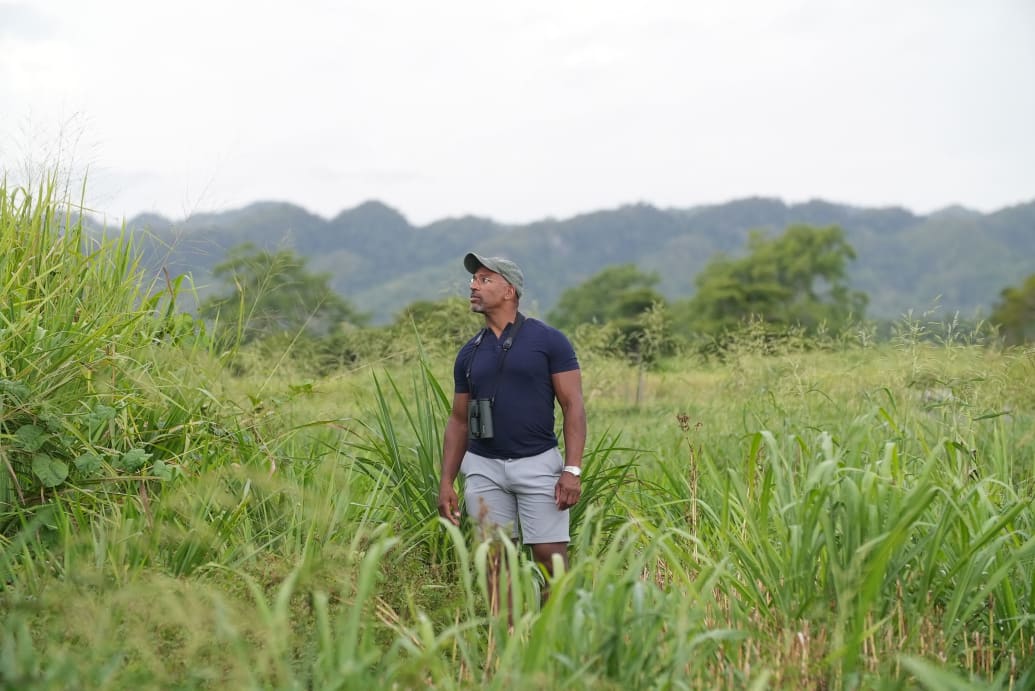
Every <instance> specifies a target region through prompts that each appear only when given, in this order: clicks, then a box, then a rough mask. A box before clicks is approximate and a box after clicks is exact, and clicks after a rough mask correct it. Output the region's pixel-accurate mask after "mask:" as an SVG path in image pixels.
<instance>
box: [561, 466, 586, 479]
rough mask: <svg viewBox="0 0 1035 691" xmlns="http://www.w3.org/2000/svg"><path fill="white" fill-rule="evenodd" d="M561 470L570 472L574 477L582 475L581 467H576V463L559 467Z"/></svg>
mask: <svg viewBox="0 0 1035 691" xmlns="http://www.w3.org/2000/svg"><path fill="white" fill-rule="evenodd" d="M561 472H562V473H571V474H572V475H574V476H575V477H578V476H580V475H582V468H580V467H578V466H577V465H566V466H564V467H563V468H561Z"/></svg>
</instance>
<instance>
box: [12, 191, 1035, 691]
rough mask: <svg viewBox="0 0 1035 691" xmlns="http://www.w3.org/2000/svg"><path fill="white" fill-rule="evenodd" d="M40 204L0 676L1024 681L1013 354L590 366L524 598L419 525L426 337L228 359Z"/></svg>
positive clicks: (1029, 512)
mask: <svg viewBox="0 0 1035 691" xmlns="http://www.w3.org/2000/svg"><path fill="white" fill-rule="evenodd" d="M50 189H52V187H47V186H46V185H44V186H43V187H42V188H41V189H40V190H39V192H38V193H36V192H34V193H33V195H32V196H31V197H30V196H29V195H27V193H25V192H24V191H20V190H9V189H6V188H4V189H3V190H0V191H2V192H3V202H2V205H0V250H2V251H0V268H2V269H3V270H2V272H0V277H2V278H0V281H3V283H2V285H0V319H2V322H0V477H2V478H3V479H2V481H0V492H2V494H0V501H2V502H3V503H2V512H0V513H2V518H3V524H2V526H0V528H2V530H0V574H2V580H0V622H2V623H0V687H3V688H19V689H65V688H94V689H122V688H143V689H146V688H155V689H157V688H162V689H165V688H183V689H195V688H196V689H205V688H220V689H222V688H255V689H269V688H276V689H295V688H298V689H302V688H306V689H351V688H362V687H370V688H390V687H396V688H412V687H425V686H432V687H434V688H446V689H450V688H455V689H474V688H479V689H480V688H499V689H504V688H506V689H511V688H519V689H523V688H529V689H531V688H535V689H540V688H562V687H563V688H568V687H574V688H587V689H588V688H593V689H601V688H602V689H629V688H665V689H670V688H671V689H679V688H690V689H711V688H716V687H720V688H751V689H755V688H757V689H762V688H794V687H802V688H839V689H842V688H843V689H855V688H860V689H886V688H887V689H905V688H926V689H944V688H959V689H969V688H992V689H1019V688H1032V687H1033V686H1035V665H1033V662H1032V661H1033V660H1035V584H1033V566H1035V514H1033V501H1035V462H1033V461H1035V393H1033V392H1035V352H1033V351H1031V350H1011V351H1005V352H1004V351H1001V350H997V349H995V348H992V347H989V346H985V345H982V344H981V343H978V342H974V341H973V340H972V339H969V338H963V337H960V336H959V335H958V334H954V333H951V332H949V333H948V334H946V335H945V337H944V338H937V337H932V331H931V326H930V325H923V328H922V329H920V327H918V326H917V325H909V324H907V325H904V328H903V329H902V331H901V333H900V334H899V335H898V336H897V337H896V339H895V340H894V341H893V342H891V343H887V344H880V345H875V344H873V343H872V342H870V341H865V342H862V343H860V342H857V341H855V342H853V339H851V338H840V339H833V338H831V339H827V340H826V341H823V342H820V341H816V342H814V343H811V344H805V343H794V344H789V345H788V346H787V347H784V348H783V349H782V351H780V352H771V351H772V347H770V345H768V344H763V345H762V346H760V345H759V344H757V343H754V341H752V339H751V334H750V333H749V334H746V335H745V337H744V338H742V339H741V340H739V341H735V342H734V344H735V346H736V347H733V348H731V349H730V350H729V351H728V352H727V353H726V358H725V360H723V361H721V362H719V361H715V360H711V361H705V360H700V359H696V358H692V357H689V356H682V357H677V358H673V359H670V360H667V361H665V362H662V363H659V366H658V367H657V368H656V369H655V370H653V371H649V372H643V371H641V370H639V369H637V368H636V367H633V366H630V365H628V364H625V363H623V362H620V361H617V360H612V359H609V358H607V357H605V356H602V355H599V354H596V353H595V352H594V351H593V350H592V349H587V354H586V356H585V357H584V358H583V368H584V386H585V392H586V400H587V408H588V414H589V423H590V439H589V445H588V451H587V459H586V461H587V462H586V478H585V481H584V487H585V491H584V500H583V502H582V503H581V505H580V506H579V507H578V510H577V511H575V512H574V526H575V530H574V539H573V544H572V560H571V564H570V567H569V569H568V570H567V572H565V573H561V574H558V575H556V576H555V577H554V578H553V580H552V581H551V582H550V583H549V584H546V583H545V581H544V576H543V575H542V573H541V571H540V570H539V569H538V568H537V567H536V565H535V564H534V563H532V562H531V560H530V559H529V558H528V555H527V554H526V553H525V552H524V550H522V549H520V548H519V547H516V546H514V545H513V544H511V543H510V542H509V541H508V540H506V539H505V538H504V537H502V536H492V539H490V540H488V541H485V542H479V541H478V540H476V539H475V537H474V534H473V531H471V530H469V529H467V527H466V526H465V527H464V528H462V529H457V528H454V527H452V526H449V525H446V524H444V523H443V522H442V521H440V520H439V519H438V518H437V516H436V511H435V504H434V499H435V493H436V492H437V484H438V477H437V469H438V464H439V461H440V457H441V430H442V428H443V425H444V422H445V418H446V415H447V414H448V405H449V401H450V398H451V396H450V395H449V394H448V390H449V387H448V382H449V381H450V376H451V375H450V372H451V364H452V356H453V353H452V347H447V346H444V345H443V344H438V345H436V346H435V347H433V348H425V347H422V346H421V344H420V343H417V344H415V346H414V349H413V353H414V354H415V355H414V356H413V357H409V358H390V359H387V360H382V361H378V362H376V363H370V364H368V365H367V366H359V367H354V368H353V369H352V370H349V371H339V372H336V373H334V374H331V375H328V376H325V377H314V376H313V375H312V374H311V373H308V374H307V373H306V371H307V370H306V368H305V367H297V368H296V367H294V366H293V364H292V362H291V361H290V357H285V356H284V354H283V353H276V354H274V356H273V358H272V360H270V361H268V362H266V366H263V361H262V359H261V358H260V357H259V356H257V355H256V354H255V353H254V352H253V353H249V354H247V357H250V358H253V359H254V361H249V366H248V367H247V368H241V367H240V366H236V367H235V369H234V370H233V372H232V371H230V370H229V368H224V367H223V363H222V360H221V359H220V357H219V356H218V354H217V353H218V351H217V350H216V349H215V348H214V347H213V346H212V345H211V344H210V343H209V342H208V341H207V339H206V336H205V334H204V332H203V331H201V330H199V329H198V328H197V325H193V324H191V323H190V322H189V321H184V320H182V319H181V318H180V317H178V316H176V315H175V312H174V311H172V310H171V307H170V306H171V304H172V303H173V301H174V300H175V294H176V291H177V290H178V286H177V285H174V284H165V283H164V282H157V283H153V284H152V283H149V282H148V281H146V280H145V279H144V277H142V276H141V275H140V274H139V271H138V270H137V269H136V265H135V263H134V260H133V253H132V245H131V243H130V242H129V239H128V238H124V237H121V236H118V237H115V238H112V239H110V240H103V241H98V240H94V239H91V238H87V237H85V236H84V235H83V234H82V232H81V230H80V229H78V228H77V227H76V226H75V224H74V222H73V219H74V217H75V214H74V205H72V206H68V205H63V204H64V202H63V201H62V203H58V202H59V201H61V200H55V199H53V198H52V196H51V194H50V192H49V191H48V190H50ZM62 209H64V212H63V213H62V212H61V210H62ZM919 330H922V331H923V333H922V334H920V333H918V331H919ZM920 336H923V337H922V338H921V337H920ZM934 336H937V334H934ZM576 345H578V344H576ZM763 346H764V348H763ZM792 346H793V347H792ZM804 346H808V348H806V347H804ZM763 350H766V351H770V352H766V354H764V355H763ZM238 355H240V354H238ZM239 361H240V358H238V363H239ZM242 371H243V372H246V374H245V375H244V376H241V375H240V373H241V372H242ZM234 372H236V373H237V374H236V375H235V374H234ZM248 373H250V374H248ZM501 559H503V560H506V562H507V563H509V564H510V565H511V566H512V568H511V569H510V579H511V592H512V593H513V599H512V600H511V601H510V602H509V603H507V605H506V606H505V607H504V613H503V614H502V615H500V616H490V614H489V612H490V611H491V608H490V603H489V599H490V590H489V588H488V587H487V586H486V582H485V573H486V572H487V570H488V569H490V568H491V565H492V564H493V563H494V561H496V560H501ZM546 585H548V586H549V590H550V598H549V600H548V601H547V602H546V604H545V605H544V606H540V597H539V594H540V592H541V590H542V588H543V587H544V586H546Z"/></svg>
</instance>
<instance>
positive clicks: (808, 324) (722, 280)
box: [685, 225, 866, 333]
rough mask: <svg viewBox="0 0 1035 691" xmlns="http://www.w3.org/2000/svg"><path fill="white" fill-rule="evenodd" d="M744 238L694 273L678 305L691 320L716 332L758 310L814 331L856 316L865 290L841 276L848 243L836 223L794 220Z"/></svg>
mask: <svg viewBox="0 0 1035 691" xmlns="http://www.w3.org/2000/svg"><path fill="white" fill-rule="evenodd" d="M748 246H749V253H748V255H747V256H745V257H743V258H741V259H730V258H727V257H723V256H719V257H717V258H715V259H712V260H711V261H709V263H708V264H707V265H706V266H705V267H704V270H703V271H701V273H700V274H699V275H698V277H697V292H696V293H695V294H694V297H693V298H692V299H691V300H690V301H689V302H688V304H687V305H686V308H685V312H686V315H687V316H686V321H688V322H689V324H690V326H691V328H693V329H694V330H696V331H698V332H704V333H719V332H722V331H728V330H730V329H733V328H736V327H737V326H739V325H740V324H742V323H743V322H744V321H746V320H749V319H751V318H762V319H765V321H767V322H770V323H773V324H776V325H779V326H783V327H785V328H786V327H794V326H802V327H804V328H805V329H806V330H807V331H809V332H812V333H815V331H816V329H818V328H820V327H821V326H825V327H827V328H832V329H840V328H842V327H843V326H845V325H846V324H847V323H848V321H849V320H850V319H851V318H852V317H853V316H854V317H855V318H859V317H861V316H862V314H863V310H864V309H865V306H866V296H865V295H863V294H862V293H859V292H856V291H852V290H850V289H849V287H848V283H847V269H848V262H849V261H850V260H852V259H854V258H855V251H854V250H853V249H852V247H851V245H849V244H848V243H847V242H846V241H845V237H844V232H843V231H842V230H841V229H840V228H838V227H836V226H831V227H829V228H812V227H809V226H803V225H796V226H791V227H790V228H788V229H787V230H786V231H785V232H784V233H783V234H782V235H781V236H779V237H777V238H774V239H768V238H766V237H765V236H763V235H762V234H761V233H752V234H751V236H750V238H749V242H748Z"/></svg>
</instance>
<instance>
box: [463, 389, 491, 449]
mask: <svg viewBox="0 0 1035 691" xmlns="http://www.w3.org/2000/svg"><path fill="white" fill-rule="evenodd" d="M467 436H469V437H470V438H471V439H492V399H490V398H476V399H474V400H472V401H468V403H467Z"/></svg>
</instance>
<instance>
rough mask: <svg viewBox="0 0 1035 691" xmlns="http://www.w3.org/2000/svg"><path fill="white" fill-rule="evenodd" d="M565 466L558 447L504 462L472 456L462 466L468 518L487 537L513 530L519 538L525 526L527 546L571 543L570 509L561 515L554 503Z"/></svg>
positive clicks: (523, 534) (462, 462)
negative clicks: (496, 532)
mask: <svg viewBox="0 0 1035 691" xmlns="http://www.w3.org/2000/svg"><path fill="white" fill-rule="evenodd" d="M563 467H564V459H563V458H561V453H560V451H558V450H557V449H556V448H553V449H550V450H549V451H545V452H543V453H541V454H539V455H538V456H529V457H528V458H508V459H503V460H500V459H498V458H485V457H484V456H477V455H475V454H473V453H471V452H470V451H468V452H467V453H466V454H464V458H463V461H461V463H460V472H461V473H462V474H463V476H464V503H465V505H466V508H467V514H468V515H469V516H470V517H471V518H472V519H474V520H475V521H477V523H478V524H479V526H480V527H481V529H482V531H483V533H482V534H483V535H485V536H488V535H490V534H491V533H492V531H494V530H495V529H496V528H497V527H500V528H505V527H506V526H508V525H509V526H511V534H512V536H513V537H514V538H517V536H518V528H519V527H520V529H521V537H522V540H523V541H524V543H525V544H526V545H538V544H542V543H546V542H568V541H569V540H570V539H571V538H570V536H569V534H568V510H567V509H565V510H564V511H561V510H559V509H558V508H557V503H556V501H555V500H554V488H556V487H557V481H558V480H559V479H560V477H561V468H563Z"/></svg>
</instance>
